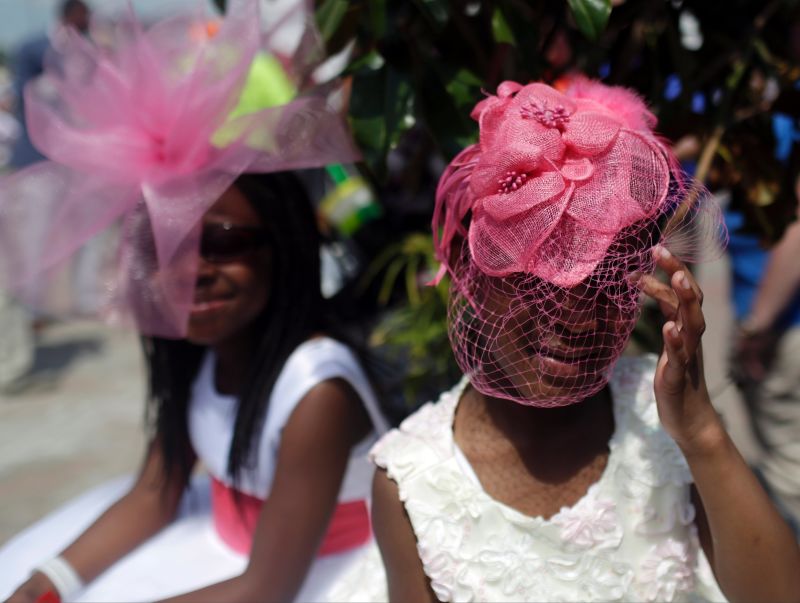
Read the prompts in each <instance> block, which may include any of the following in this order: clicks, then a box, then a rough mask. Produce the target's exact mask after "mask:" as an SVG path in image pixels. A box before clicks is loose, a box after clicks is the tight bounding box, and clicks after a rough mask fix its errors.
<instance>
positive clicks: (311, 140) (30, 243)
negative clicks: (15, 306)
mask: <svg viewBox="0 0 800 603" xmlns="http://www.w3.org/2000/svg"><path fill="white" fill-rule="evenodd" d="M229 5H230V6H229V10H228V16H227V17H226V18H225V19H224V20H223V21H222V22H221V23H220V24H219V26H218V29H217V28H216V26H215V27H214V28H213V29H212V28H210V27H209V24H210V22H209V20H208V17H206V16H205V15H203V13H202V11H200V12H199V13H197V14H194V15H180V16H176V17H172V18H169V19H166V20H164V21H161V22H159V23H156V24H154V25H153V26H151V27H149V28H145V27H144V26H142V25H141V24H140V23H139V22H138V21H137V20H136V18H135V16H134V15H133V11H132V10H131V11H130V16H129V18H128V19H127V20H126V21H124V22H122V23H121V24H119V26H118V27H116V29H115V30H114V33H113V36H112V38H113V39H112V40H111V41H110V42H108V43H106V44H100V43H94V42H91V41H89V40H88V39H86V38H83V37H82V36H80V35H78V34H77V33H75V32H73V33H72V34H71V35H67V36H65V37H64V38H63V39H62V40H60V42H59V44H58V46H57V48H55V50H56V52H55V53H54V54H53V57H52V59H51V60H49V61H48V64H47V66H46V70H45V74H44V76H43V78H42V79H41V80H40V81H39V82H36V83H35V84H34V85H31V86H29V87H28V89H27V90H26V96H25V106H26V114H27V122H28V126H29V130H30V136H31V140H32V141H33V142H34V144H35V145H36V146H37V148H38V149H39V150H40V151H41V152H42V153H43V154H44V155H45V156H46V157H47V159H48V161H46V162H43V163H40V164H37V165H35V166H32V167H31V168H29V169H27V170H24V171H22V172H19V173H17V174H14V175H12V176H10V177H7V178H5V179H4V180H3V181H2V183H1V184H0V246H2V251H3V253H2V257H1V258H0V279H2V280H0V286H2V288H4V289H8V290H11V291H12V292H13V293H14V294H15V295H16V296H18V297H20V298H22V299H23V300H24V301H26V302H28V303H29V304H31V305H33V306H34V307H36V308H38V309H40V310H41V311H44V312H57V313H63V312H64V311H67V312H69V311H70V308H69V307H68V306H69V304H68V302H67V301H66V297H68V296H65V295H59V294H58V292H59V291H62V292H63V291H64V287H63V286H62V284H63V282H64V280H65V279H66V280H69V277H68V276H65V275H68V273H69V272H70V271H72V270H73V268H74V267H73V266H71V265H70V263H71V262H72V260H73V259H74V258H75V257H76V255H75V254H76V252H78V250H80V249H81V248H83V247H84V246H85V245H87V244H89V243H90V242H92V241H95V240H96V239H97V238H98V237H101V236H102V235H103V233H106V232H109V231H113V232H114V233H115V234H114V237H115V241H116V243H114V244H113V245H112V246H113V253H111V254H106V255H107V256H108V257H106V258H105V260H104V262H105V263H106V268H105V269H103V270H98V271H97V275H98V276H97V279H95V282H94V283H93V287H94V288H95V289H96V291H97V292H98V296H99V297H101V298H102V299H97V300H95V302H94V304H93V309H95V310H96V311H97V312H99V313H101V314H102V315H103V316H105V317H106V318H111V319H113V320H116V321H129V320H130V319H131V318H132V319H133V321H134V322H135V325H136V327H137V328H138V329H139V330H140V331H141V332H143V333H146V334H153V335H164V336H170V337H180V336H182V335H183V334H184V333H185V328H186V324H187V318H188V313H189V311H190V308H191V305H192V302H193V295H194V287H195V274H196V263H197V251H198V245H199V223H200V220H201V218H202V216H203V214H204V213H205V212H206V211H207V210H208V209H209V208H210V207H211V205H213V203H214V202H215V201H216V200H217V199H218V198H219V197H220V195H222V193H223V192H224V191H225V190H226V189H227V188H228V187H230V186H231V184H232V183H233V182H234V180H235V179H236V178H237V177H238V176H239V175H240V174H242V173H244V172H273V171H281V170H289V169H298V168H308V167H320V166H323V165H325V164H327V163H335V162H342V161H345V162H349V161H356V160H357V159H358V158H359V153H358V151H357V149H356V148H355V146H354V144H353V143H352V139H351V137H350V135H349V132H348V129H347V126H346V122H345V120H344V119H343V114H342V113H343V112H342V107H341V106H337V99H338V98H339V96H338V94H339V88H337V85H336V83H335V82H334V83H329V84H326V85H324V86H315V85H313V82H312V81H311V80H310V79H309V77H308V75H309V74H310V73H311V71H312V69H313V67H314V66H315V65H316V64H317V63H319V62H320V61H321V60H322V59H323V58H324V55H323V53H322V52H321V48H322V45H321V41H320V40H319V38H318V37H317V36H315V35H314V30H313V26H311V25H310V20H311V19H312V18H313V16H312V15H311V14H310V12H308V11H309V9H308V7H307V6H306V5H305V4H303V3H298V5H297V6H298V7H297V9H296V10H297V11H303V12H304V14H305V18H306V19H307V20H308V21H309V26H308V27H307V32H306V35H304V36H303V40H302V43H301V44H299V45H298V46H297V49H296V51H295V54H294V55H293V56H291V57H287V56H280V55H279V54H278V53H277V52H273V51H272V49H271V40H272V39H273V37H274V36H275V35H276V32H277V30H278V29H279V28H280V27H281V23H277V24H275V25H274V29H273V30H271V31H269V32H263V31H262V30H261V26H260V24H261V19H260V16H259V1H258V0H232V1H231V2H229ZM198 6H200V4H199V3H198ZM263 56H268V57H271V60H274V62H275V63H276V64H278V63H279V64H281V66H282V67H281V69H282V72H285V74H284V75H285V76H286V79H287V80H291V81H292V83H291V85H292V86H293V88H294V90H293V91H294V92H295V93H296V94H295V95H294V96H293V97H292V98H288V99H287V98H284V99H283V100H282V101H281V102H276V103H273V104H271V105H269V104H266V105H264V106H262V107H259V108H258V110H250V111H242V110H239V109H240V108H241V107H240V103H241V100H242V98H243V92H244V91H245V87H246V86H247V85H248V81H249V80H248V78H249V77H250V76H251V70H252V68H253V65H254V59H257V58H258V57H263ZM339 104H341V103H340V102H339ZM109 262H111V267H108V263H109Z"/></svg>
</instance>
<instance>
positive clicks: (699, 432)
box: [675, 412, 730, 463]
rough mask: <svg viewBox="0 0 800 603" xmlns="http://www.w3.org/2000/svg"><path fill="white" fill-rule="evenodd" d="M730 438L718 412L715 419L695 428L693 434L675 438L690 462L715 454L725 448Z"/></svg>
mask: <svg viewBox="0 0 800 603" xmlns="http://www.w3.org/2000/svg"><path fill="white" fill-rule="evenodd" d="M729 440H730V437H729V436H728V432H727V431H726V430H725V426H724V425H723V424H722V421H721V420H720V418H719V416H718V415H717V414H716V412H714V419H713V420H710V421H708V422H707V423H706V424H705V425H703V426H702V427H699V428H697V429H696V430H694V431H693V433H692V434H691V435H688V436H687V437H684V438H675V442H676V443H677V444H678V448H680V449H681V452H682V453H683V456H684V457H686V460H687V461H688V462H689V463H691V462H692V461H693V460H701V459H704V458H709V457H711V456H714V455H715V454H717V453H719V452H720V451H721V450H723V449H724V448H725V446H726V445H727V443H728V442H729Z"/></svg>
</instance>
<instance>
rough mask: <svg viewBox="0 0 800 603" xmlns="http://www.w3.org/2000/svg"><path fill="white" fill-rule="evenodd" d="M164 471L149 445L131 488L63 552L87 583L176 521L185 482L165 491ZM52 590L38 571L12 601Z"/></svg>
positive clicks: (157, 450)
mask: <svg viewBox="0 0 800 603" xmlns="http://www.w3.org/2000/svg"><path fill="white" fill-rule="evenodd" d="M163 469H164V458H163V455H162V454H161V447H160V446H159V445H158V443H157V442H155V443H153V444H151V445H150V447H149V449H148V452H147V456H146V457H145V461H144V464H143V466H142V469H141V471H140V473H139V476H138V478H137V480H136V482H135V483H134V485H133V487H132V488H131V490H130V491H129V492H128V493H127V494H126V495H125V496H123V497H122V498H120V499H119V500H118V501H117V502H116V503H114V504H113V505H111V507H109V508H108V510H107V511H106V512H105V513H103V514H102V515H101V516H100V517H99V518H98V519H97V521H95V522H94V523H93V524H92V525H91V526H89V528H87V530H86V531H85V532H84V533H83V534H81V535H80V536H79V537H78V539H77V540H76V541H75V542H73V543H72V544H71V545H70V546H69V547H67V548H66V549H65V550H64V552H63V553H62V554H61V556H62V557H63V558H64V559H65V560H66V561H67V562H68V563H69V564H70V565H71V566H72V567H73V568H74V570H75V571H76V572H77V573H78V575H79V576H80V578H81V579H82V581H83V582H84V583H88V582H91V581H92V580H93V579H94V578H96V577H97V576H98V575H100V573H102V572H103V570H105V569H106V568H107V567H109V566H110V565H111V564H112V563H114V562H115V561H117V560H118V559H120V558H121V557H123V556H124V555H125V554H127V553H129V552H130V551H132V550H133V549H134V548H136V547H137V546H138V545H140V544H141V543H142V542H144V541H145V540H147V539H148V538H150V537H151V536H153V535H154V534H155V533H156V532H158V531H159V530H160V529H161V528H163V527H164V526H166V525H167V524H168V523H169V522H170V521H171V520H172V519H173V517H174V516H175V512H176V510H177V508H178V503H179V502H180V499H181V495H182V493H183V484H182V483H180V482H178V481H177V480H175V483H172V482H168V483H167V484H166V485H165V487H164V488H163V489H162V485H164V482H163V480H164V479H165V477H164V475H165V473H164V472H163ZM52 588H53V584H52V583H51V582H50V580H49V579H48V578H47V577H46V576H44V575H43V574H40V573H38V572H36V573H34V575H33V576H31V578H30V579H29V580H28V581H27V582H25V583H24V584H22V586H20V587H19V588H18V589H17V591H16V592H14V594H13V595H11V598H10V599H9V603H24V602H30V601H35V600H36V599H37V598H38V597H39V596H41V595H42V594H44V593H45V592H46V591H48V590H50V589H52Z"/></svg>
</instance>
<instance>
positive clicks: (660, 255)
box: [653, 245, 703, 305]
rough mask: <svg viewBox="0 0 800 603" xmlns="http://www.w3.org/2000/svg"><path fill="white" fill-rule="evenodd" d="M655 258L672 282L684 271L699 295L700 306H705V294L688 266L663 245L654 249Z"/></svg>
mask: <svg viewBox="0 0 800 603" xmlns="http://www.w3.org/2000/svg"><path fill="white" fill-rule="evenodd" d="M653 257H654V258H655V260H656V265H657V266H658V267H659V268H661V269H662V270H663V271H664V272H666V273H667V276H669V278H670V280H671V279H672V275H673V274H675V273H676V272H678V271H679V270H682V271H683V272H684V273H685V274H686V278H687V279H688V281H689V284H690V285H691V288H692V289H693V290H694V292H695V294H696V295H697V298H698V300H700V305H703V292H702V291H701V290H700V287H699V286H698V285H697V282H696V281H695V279H694V276H693V275H692V273H691V272H689V270H688V269H687V268H686V264H684V263H683V262H682V261H680V260H679V259H678V258H677V257H675V256H674V255H672V253H671V252H670V251H669V250H668V249H667V248H666V247H662V246H661V245H657V246H656V247H654V248H653Z"/></svg>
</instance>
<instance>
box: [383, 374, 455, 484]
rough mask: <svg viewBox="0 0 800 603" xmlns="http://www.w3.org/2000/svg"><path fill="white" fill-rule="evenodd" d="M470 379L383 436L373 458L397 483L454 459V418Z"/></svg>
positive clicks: (443, 394)
mask: <svg viewBox="0 0 800 603" xmlns="http://www.w3.org/2000/svg"><path fill="white" fill-rule="evenodd" d="M468 384H469V379H468V378H467V377H463V378H462V379H461V380H460V381H459V382H458V383H456V384H455V385H454V386H453V387H452V388H450V389H449V390H446V391H444V392H442V394H441V395H440V396H439V399H438V400H436V401H432V402H428V403H426V404H423V405H422V406H421V407H420V408H419V409H417V410H416V411H415V412H414V413H413V414H411V415H410V416H409V417H408V418H406V419H405V420H404V421H403V422H402V423H401V424H400V426H399V427H397V428H396V429H392V430H391V431H389V433H387V434H386V435H384V436H383V437H382V438H381V439H380V440H379V441H378V443H377V444H375V446H374V447H373V448H372V450H371V451H370V458H371V459H372V461H373V462H374V463H375V464H376V465H378V466H379V467H381V468H383V469H385V470H386V471H387V473H388V474H389V476H390V477H392V478H393V479H395V481H397V479H398V478H402V477H406V476H407V475H408V474H410V473H414V472H417V471H422V470H424V469H426V468H428V467H430V466H432V465H435V464H437V463H439V462H441V461H443V460H446V459H448V458H451V457H452V456H453V453H454V450H453V417H454V414H455V409H456V406H458V401H459V399H460V398H461V395H462V393H463V392H464V389H465V388H466V386H467V385H468Z"/></svg>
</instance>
